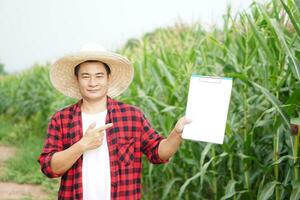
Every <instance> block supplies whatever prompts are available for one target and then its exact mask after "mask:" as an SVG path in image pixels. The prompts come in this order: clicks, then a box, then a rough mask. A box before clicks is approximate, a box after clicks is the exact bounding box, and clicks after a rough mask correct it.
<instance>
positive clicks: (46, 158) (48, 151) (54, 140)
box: [38, 115, 63, 178]
mask: <svg viewBox="0 0 300 200" xmlns="http://www.w3.org/2000/svg"><path fill="white" fill-rule="evenodd" d="M58 116H59V115H54V116H52V118H51V120H50V122H49V124H48V129H47V138H46V140H45V142H44V146H43V149H42V152H41V154H40V156H39V159H38V162H39V163H40V166H41V171H42V172H43V173H44V174H45V175H46V176H47V177H49V178H56V177H60V176H61V175H59V174H56V173H54V172H53V171H52V169H51V159H52V156H53V154H54V153H56V152H59V151H62V150H63V145H62V141H61V135H62V133H61V126H60V123H59V121H60V120H58Z"/></svg>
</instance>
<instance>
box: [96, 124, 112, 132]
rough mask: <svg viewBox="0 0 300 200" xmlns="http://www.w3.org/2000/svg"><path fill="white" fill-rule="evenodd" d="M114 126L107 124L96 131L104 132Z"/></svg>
mask: <svg viewBox="0 0 300 200" xmlns="http://www.w3.org/2000/svg"><path fill="white" fill-rule="evenodd" d="M112 126H113V123H109V124H105V125H104V126H101V127H99V128H97V129H96V131H104V130H106V129H108V128H110V127H112Z"/></svg>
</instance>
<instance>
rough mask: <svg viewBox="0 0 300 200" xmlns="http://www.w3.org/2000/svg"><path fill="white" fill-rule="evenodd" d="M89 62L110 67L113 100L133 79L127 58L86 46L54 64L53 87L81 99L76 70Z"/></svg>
mask: <svg viewBox="0 0 300 200" xmlns="http://www.w3.org/2000/svg"><path fill="white" fill-rule="evenodd" d="M87 60H99V61H101V62H104V63H106V64H107V65H108V66H109V68H110V70H111V73H110V79H111V82H110V84H109V88H108V93H107V95H108V96H110V97H112V98H113V97H116V96H118V95H120V94H121V93H122V92H124V91H125V90H126V89H127V88H128V86H129V85H130V83H131V81H132V79H133V67H132V64H131V63H130V61H129V60H128V59H127V58H125V57H123V56H121V55H119V54H116V53H112V52H108V51H106V50H105V49H104V48H103V47H102V46H100V45H97V44H86V45H83V46H82V48H81V49H80V50H79V51H78V52H75V53H71V54H67V55H65V56H63V57H62V58H59V59H58V60H56V61H55V62H54V64H53V65H52V66H51V68H50V80H51V82H52V84H53V86H54V87H55V88H56V89H57V90H59V91H60V92H62V93H63V94H64V95H66V96H69V97H73V98H77V99H81V98H82V96H81V94H80V91H79V86H78V83H77V80H76V76H75V75H74V68H75V67H76V66H77V65H78V64H80V63H82V62H84V61H87Z"/></svg>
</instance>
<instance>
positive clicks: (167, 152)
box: [158, 117, 191, 160]
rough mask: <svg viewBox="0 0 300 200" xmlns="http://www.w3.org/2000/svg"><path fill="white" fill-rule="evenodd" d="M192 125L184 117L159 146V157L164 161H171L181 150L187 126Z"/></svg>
mask: <svg viewBox="0 0 300 200" xmlns="http://www.w3.org/2000/svg"><path fill="white" fill-rule="evenodd" d="M189 123H191V120H190V119H187V118H185V117H182V118H180V119H179V120H178V122H177V123H176V126H175V128H174V129H173V130H172V131H171V133H170V134H169V136H168V137H167V138H166V139H163V140H162V141H161V142H160V143H159V146H158V155H159V157H160V159H162V160H168V159H170V158H171V157H172V156H173V155H174V154H175V153H176V151H177V149H178V148H179V145H180V143H181V141H182V137H181V135H182V131H183V128H184V126H185V125H186V124H189Z"/></svg>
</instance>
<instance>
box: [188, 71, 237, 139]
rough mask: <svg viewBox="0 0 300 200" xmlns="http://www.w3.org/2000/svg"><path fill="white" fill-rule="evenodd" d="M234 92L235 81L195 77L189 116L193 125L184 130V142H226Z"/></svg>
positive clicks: (192, 82)
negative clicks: (233, 82) (187, 140)
mask: <svg viewBox="0 0 300 200" xmlns="http://www.w3.org/2000/svg"><path fill="white" fill-rule="evenodd" d="M231 89H232V79H231V78H225V77H207V76H201V75H192V77H191V80H190V87H189V93H188V101H187V106H186V113H185V116H186V117H187V118H189V119H192V123H190V124H187V125H186V126H185V127H184V130H183V133H182V137H183V138H184V139H190V140H195V141H203V142H209V143H217V144H222V143H223V141H224V135H225V128H226V119H227V113H228V107H229V103H230V95H231Z"/></svg>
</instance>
